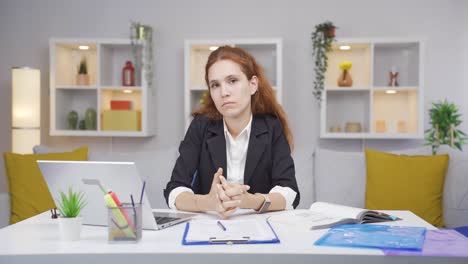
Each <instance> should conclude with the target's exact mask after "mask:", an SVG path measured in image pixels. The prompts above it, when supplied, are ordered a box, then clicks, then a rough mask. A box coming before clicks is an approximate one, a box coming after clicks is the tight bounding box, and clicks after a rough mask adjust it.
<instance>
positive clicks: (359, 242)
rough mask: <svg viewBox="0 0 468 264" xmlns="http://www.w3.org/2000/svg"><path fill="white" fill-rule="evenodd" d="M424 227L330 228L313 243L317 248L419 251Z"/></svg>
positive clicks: (361, 226) (352, 226) (357, 226)
mask: <svg viewBox="0 0 468 264" xmlns="http://www.w3.org/2000/svg"><path fill="white" fill-rule="evenodd" d="M425 234H426V228H425V227H404V226H387V225H370V224H354V225H340V226H336V227H333V228H331V229H330V230H329V231H328V233H326V234H325V235H324V236H322V237H321V238H320V239H318V240H317V241H316V242H315V245H318V246H335V247H364V248H378V249H404V250H421V249H422V247H423V244H424V239H425Z"/></svg>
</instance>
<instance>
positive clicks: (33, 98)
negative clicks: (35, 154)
mask: <svg viewBox="0 0 468 264" xmlns="http://www.w3.org/2000/svg"><path fill="white" fill-rule="evenodd" d="M11 84H12V85H11V86H12V92H11V99H12V114H11V119H12V120H11V121H12V126H11V130H12V131H11V134H12V140H11V141H12V152H14V153H20V154H28V153H32V147H33V146H34V145H38V144H40V142H41V129H40V125H41V89H40V88H41V75H40V71H39V70H38V69H33V68H30V67H13V68H12V77H11Z"/></svg>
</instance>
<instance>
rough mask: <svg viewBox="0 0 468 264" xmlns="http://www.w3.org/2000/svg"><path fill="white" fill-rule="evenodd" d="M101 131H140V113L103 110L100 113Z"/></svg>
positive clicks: (135, 111)
mask: <svg viewBox="0 0 468 264" xmlns="http://www.w3.org/2000/svg"><path fill="white" fill-rule="evenodd" d="M102 130H107V131H109V130H110V131H140V130H141V111H137V110H104V111H103V112H102Z"/></svg>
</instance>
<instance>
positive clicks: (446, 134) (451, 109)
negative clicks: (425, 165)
mask: <svg viewBox="0 0 468 264" xmlns="http://www.w3.org/2000/svg"><path fill="white" fill-rule="evenodd" d="M429 117H430V119H431V121H430V124H431V128H430V129H427V130H426V131H425V133H426V136H425V141H426V143H425V146H432V154H433V155H435V154H436V153H437V150H438V148H439V146H440V145H449V146H450V147H452V148H457V149H459V150H462V148H463V145H466V144H467V141H466V140H467V138H466V134H465V133H464V132H463V131H461V130H459V129H457V127H458V126H459V125H460V124H461V123H462V120H461V114H460V113H459V112H458V108H457V106H456V105H455V104H454V103H449V102H447V100H444V101H439V102H435V103H432V108H431V109H430V110H429ZM452 133H453V135H452Z"/></svg>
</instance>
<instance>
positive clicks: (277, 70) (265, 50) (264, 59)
mask: <svg viewBox="0 0 468 264" xmlns="http://www.w3.org/2000/svg"><path fill="white" fill-rule="evenodd" d="M223 45H229V46H233V47H239V48H242V49H245V50H246V51H248V52H249V53H250V54H252V55H253V56H254V57H255V59H256V61H257V63H258V64H260V65H261V66H262V68H263V70H264V72H265V75H266V77H267V78H268V80H269V82H270V85H271V86H272V88H273V90H274V93H275V95H276V98H277V100H278V102H279V103H280V104H281V102H282V40H281V39H201V40H200V39H192V40H185V50H184V72H185V76H184V118H185V129H187V128H188V125H189V124H190V120H191V113H192V112H193V111H194V110H195V109H197V108H199V107H200V103H199V100H200V98H201V96H202V95H203V93H205V92H208V89H207V87H206V83H205V66H206V62H207V60H208V57H209V55H210V54H211V52H212V50H210V48H211V49H214V48H216V47H219V46H223Z"/></svg>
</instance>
